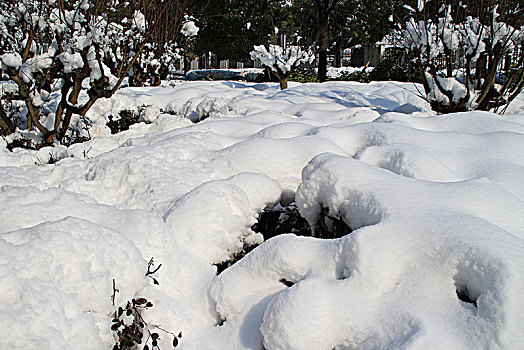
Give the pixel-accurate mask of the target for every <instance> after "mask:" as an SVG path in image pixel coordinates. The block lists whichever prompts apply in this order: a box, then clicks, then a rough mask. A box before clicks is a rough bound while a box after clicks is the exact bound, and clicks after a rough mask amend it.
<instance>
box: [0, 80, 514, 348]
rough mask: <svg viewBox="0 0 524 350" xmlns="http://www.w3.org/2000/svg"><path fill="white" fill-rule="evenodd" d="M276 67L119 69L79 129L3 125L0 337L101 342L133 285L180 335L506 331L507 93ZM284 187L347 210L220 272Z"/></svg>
mask: <svg viewBox="0 0 524 350" xmlns="http://www.w3.org/2000/svg"><path fill="white" fill-rule="evenodd" d="M290 86H291V87H290V88H289V89H288V90H285V91H279V90H278V87H277V85H275V84H250V83H239V82H186V83H179V84H177V85H176V86H174V87H172V86H165V87H157V88H127V89H123V90H121V91H120V92H119V93H118V94H117V95H116V96H114V97H113V98H112V99H110V100H102V101H99V102H98V103H97V104H96V105H95V106H94V107H93V109H92V110H91V111H90V115H89V116H90V118H91V119H92V120H93V122H94V125H93V128H92V130H91V135H92V136H93V139H92V140H91V141H89V142H87V143H84V144H76V145H73V146H71V147H70V148H54V149H51V148H44V149H42V150H40V151H39V152H34V151H28V150H21V149H16V150H15V151H14V152H13V153H10V152H9V151H8V150H7V149H5V142H4V141H3V140H1V139H0V143H1V144H0V232H1V233H0V348H1V349H12V348H14V349H110V348H112V346H113V345H114V344H115V339H114V338H113V333H114V332H112V331H111V329H110V328H111V319H112V317H113V316H112V315H113V313H114V311H115V310H116V308H117V307H118V306H125V304H126V301H128V300H131V299H132V298H136V297H145V298H147V299H148V300H149V301H151V302H152V303H153V304H154V306H153V307H151V308H149V309H147V310H145V311H144V312H143V314H142V315H143V317H144V319H146V321H147V322H148V323H149V325H150V327H151V329H152V330H158V328H155V327H156V326H158V327H161V328H162V329H165V330H168V331H171V332H173V333H175V334H178V333H179V332H182V335H183V336H182V338H181V339H180V345H179V348H181V349H262V348H263V347H265V348H266V349H328V350H329V349H333V348H336V349H399V348H409V349H481V348H490V349H497V348H501V349H522V348H524V302H523V301H522V296H521V295H520V294H521V293H522V291H523V290H524V269H523V266H524V153H523V151H522V150H523V149H524V112H523V111H524V99H520V100H518V101H516V102H515V103H514V105H513V106H511V107H510V108H509V109H508V113H510V114H507V115H505V116H499V115H495V114H490V113H484V112H471V113H460V114H453V115H443V116H435V115H433V114H432V113H431V112H430V111H429V110H430V109H429V106H428V104H427V103H426V102H425V101H424V100H422V99H421V98H419V97H418V96H417V94H416V89H415V87H414V86H413V85H412V84H402V83H392V82H383V83H371V84H360V83H354V82H332V83H324V84H304V85H300V84H296V83H291V84H290ZM521 96H522V95H521ZM142 105H147V106H149V107H147V108H145V109H143V108H141V110H142V114H141V118H142V120H144V121H146V122H148V123H147V124H146V123H140V124H135V125H133V126H132V127H131V129H130V130H128V131H125V132H122V133H119V134H116V135H111V134H110V132H109V129H108V128H107V127H106V126H105V122H106V118H107V116H108V115H110V114H112V115H117V113H118V111H119V110H121V109H130V110H138V108H139V107H140V106H142ZM512 113H513V114H512ZM202 119H204V120H203V121H201V122H199V123H197V124H193V123H192V121H191V120H193V121H197V120H202ZM51 156H52V157H53V158H54V159H61V160H60V161H58V162H57V163H55V164H46V163H47V162H48V160H49V159H50V157H51ZM282 193H285V197H286V200H287V201H289V196H290V193H291V194H292V193H296V205H297V207H298V208H299V211H300V213H301V214H302V215H303V216H304V217H305V218H306V219H307V220H308V221H309V222H310V223H311V224H313V225H314V224H315V223H316V222H317V220H318V218H319V214H320V212H321V211H322V208H326V207H327V208H329V213H330V215H331V216H333V217H335V218H338V219H342V220H344V222H346V223H347V224H348V225H349V226H350V227H351V229H353V232H352V233H351V234H348V235H346V236H344V237H342V238H339V239H333V240H326V239H318V238H314V237H304V236H300V237H299V236H295V235H293V234H285V235H280V236H277V237H274V238H272V239H270V240H268V241H267V242H265V243H263V244H261V245H260V246H258V247H257V248H256V249H255V250H253V251H252V252H251V253H249V254H248V255H247V256H246V257H245V258H243V259H242V260H240V261H239V262H237V263H236V264H234V265H233V266H232V267H230V268H228V269H226V270H225V271H224V272H222V273H221V274H220V275H218V276H217V275H216V267H215V266H214V265H213V264H215V263H219V262H223V261H225V260H228V259H229V258H230V257H231V256H233V255H234V254H235V253H237V252H238V251H240V250H241V249H242V247H243V245H244V244H246V245H247V244H255V243H261V242H262V240H263V237H261V235H260V234H258V233H255V232H253V231H252V230H251V227H252V225H253V224H255V223H256V220H257V217H258V214H259V213H260V212H261V211H262V210H263V209H264V208H265V207H266V206H267V205H268V204H270V205H271V204H276V203H278V202H279V200H280V197H281V195H282ZM151 257H154V261H155V266H157V267H158V266H159V264H162V266H161V268H160V269H159V270H158V272H156V273H155V274H154V276H155V278H156V279H157V280H158V282H159V285H155V284H154V283H153V280H152V279H151V278H148V277H146V276H145V273H146V271H147V264H148V261H149V260H150V259H151ZM113 281H115V287H116V289H118V292H115V303H114V305H113V303H112V300H111V297H112V295H113V293H114V291H113ZM457 291H458V294H461V296H462V297H461V299H463V300H466V299H467V298H469V299H470V301H471V302H469V303H468V302H465V301H462V300H459V297H458V295H457ZM464 296H467V298H465V297H464ZM158 333H159V334H160V338H161V339H160V342H159V345H160V348H162V349H169V348H171V347H172V345H171V342H172V340H173V336H172V335H171V334H168V333H165V332H162V331H158Z"/></svg>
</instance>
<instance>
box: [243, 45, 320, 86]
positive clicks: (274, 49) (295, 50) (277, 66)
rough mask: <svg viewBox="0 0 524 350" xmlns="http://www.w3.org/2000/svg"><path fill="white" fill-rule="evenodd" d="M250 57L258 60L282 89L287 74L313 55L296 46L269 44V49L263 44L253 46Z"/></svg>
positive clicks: (311, 58) (309, 59)
mask: <svg viewBox="0 0 524 350" xmlns="http://www.w3.org/2000/svg"><path fill="white" fill-rule="evenodd" d="M250 54H251V59H253V60H256V61H258V62H260V64H261V65H262V66H264V67H265V68H267V69H269V70H270V71H271V73H273V74H274V75H275V76H276V77H277V78H278V80H279V81H280V88H281V89H282V90H284V89H286V88H287V79H288V77H289V75H290V74H291V73H292V72H293V71H294V70H295V69H297V68H298V67H299V66H300V65H301V64H302V63H305V62H312V61H313V60H314V59H315V55H314V54H313V53H312V52H311V51H310V50H302V49H301V48H300V47H298V46H289V47H287V48H285V49H284V48H283V47H282V46H279V45H269V50H268V49H266V47H265V46H264V45H259V46H255V47H254V50H253V51H251V53H250Z"/></svg>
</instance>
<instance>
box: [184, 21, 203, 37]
mask: <svg viewBox="0 0 524 350" xmlns="http://www.w3.org/2000/svg"><path fill="white" fill-rule="evenodd" d="M199 30H200V28H198V27H197V26H196V24H195V22H193V21H189V22H186V23H184V25H183V26H182V34H184V35H185V36H187V37H192V36H195V35H197V34H198V31H199Z"/></svg>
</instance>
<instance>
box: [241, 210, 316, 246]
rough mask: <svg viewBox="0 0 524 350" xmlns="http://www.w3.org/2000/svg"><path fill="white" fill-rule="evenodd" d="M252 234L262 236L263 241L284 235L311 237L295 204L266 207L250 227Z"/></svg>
mask: <svg viewBox="0 0 524 350" xmlns="http://www.w3.org/2000/svg"><path fill="white" fill-rule="evenodd" d="M251 229H252V230H253V231H254V232H259V233H261V234H262V235H263V236H264V240H268V239H270V238H272V237H275V236H279V235H283V234H286V233H294V234H296V235H297V236H311V226H310V225H309V223H308V222H307V220H306V219H304V218H303V217H302V215H300V213H299V212H298V208H297V205H296V203H295V202H292V203H290V204H288V205H287V206H282V204H281V203H278V204H277V205H276V206H274V207H267V208H266V209H264V211H262V212H261V213H260V214H259V216H258V222H257V223H256V224H255V225H253V226H252V227H251Z"/></svg>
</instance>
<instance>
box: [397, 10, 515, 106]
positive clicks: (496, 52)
mask: <svg viewBox="0 0 524 350" xmlns="http://www.w3.org/2000/svg"><path fill="white" fill-rule="evenodd" d="M408 4H409V5H412V6H409V5H408ZM404 9H405V10H406V13H407V18H408V20H407V21H406V22H405V23H404V24H403V25H402V26H401V27H402V28H401V30H400V31H399V32H398V33H397V34H398V36H397V38H396V39H397V44H398V45H399V46H400V47H403V48H405V49H407V50H408V51H409V52H410V53H412V54H414V56H415V57H416V58H415V61H414V62H415V65H416V66H417V68H418V71H419V74H420V78H421V79H422V82H423V84H424V89H425V93H426V96H427V99H428V100H429V102H430V103H431V106H432V108H433V109H434V110H435V111H437V112H441V113H450V112H456V111H465V110H472V109H479V110H492V109H497V108H499V107H503V106H506V105H507V104H509V102H511V101H512V100H513V99H514V98H515V97H516V96H517V95H518V94H519V93H520V91H522V89H523V87H524V69H523V63H524V46H523V45H524V8H523V7H522V5H521V4H520V5H519V4H518V2H516V1H506V2H499V1H495V0H488V1H485V2H482V5H481V4H480V2H475V1H472V0H471V1H461V2H460V3H459V4H455V5H451V4H447V3H443V2H441V1H436V0H429V1H424V0H418V1H409V2H406V5H405V6H404Z"/></svg>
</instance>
